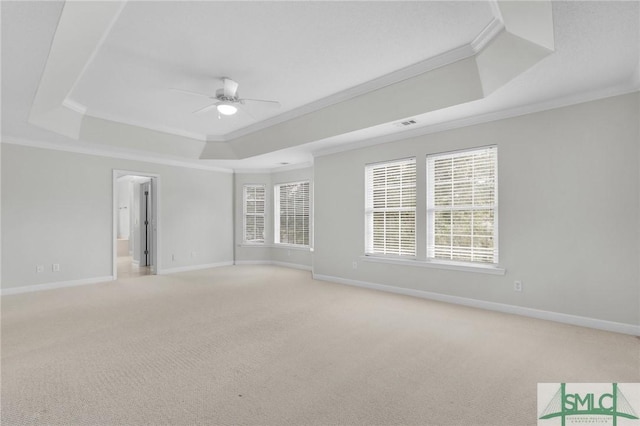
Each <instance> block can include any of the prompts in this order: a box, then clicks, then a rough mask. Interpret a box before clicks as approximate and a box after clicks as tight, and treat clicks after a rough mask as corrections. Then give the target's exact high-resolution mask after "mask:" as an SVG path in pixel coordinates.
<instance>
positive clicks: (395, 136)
mask: <svg viewBox="0 0 640 426" xmlns="http://www.w3.org/2000/svg"><path fill="white" fill-rule="evenodd" d="M638 91H639V89H638V87H634V86H633V85H630V84H622V85H618V86H614V87H610V88H606V89H602V90H595V91H592V92H588V93H579V94H576V95H570V96H566V97H563V98H558V99H553V100H550V101H544V102H539V103H536V104H531V105H524V106H521V107H516V108H509V109H504V110H500V111H494V112H489V113H485V114H478V115H471V116H469V117H463V118H459V119H455V120H451V121H446V122H442V123H437V124H432V125H427V126H423V127H417V128H416V127H414V128H413V129H411V130H405V131H404V132H399V133H392V134H388V135H383V136H379V137H375V138H372V139H360V140H358V141H354V142H351V143H347V144H344V145H339V146H334V147H331V148H327V149H320V150H318V151H315V152H313V157H314V158H316V157H323V156H325V155H332V154H338V153H340V152H345V151H352V150H354V149H360V148H365V147H369V146H374V145H379V144H383V143H387V142H396V141H400V140H404V139H410V138H414V137H418V136H424V135H429V134H433V133H439V132H444V131H447V130H453V129H458V128H461V127H467V126H473V125H476V124H483V123H488V122H492V121H499V120H504V119H507V118H513V117H519V116H523V115H528V114H534V113H537V112H542V111H548V110H552V109H557V108H563V107H567V106H572V105H578V104H582V103H586V102H591V101H596V100H599V99H605V98H610V97H614V96H622V95H626V94H629V93H633V92H638Z"/></svg>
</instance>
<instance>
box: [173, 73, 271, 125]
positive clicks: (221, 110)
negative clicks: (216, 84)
mask: <svg viewBox="0 0 640 426" xmlns="http://www.w3.org/2000/svg"><path fill="white" fill-rule="evenodd" d="M222 82H223V87H222V88H221V89H218V90H216V93H215V95H207V94H206V93H199V92H192V91H190V90H184V89H175V88H171V90H175V91H177V92H182V93H187V94H189V95H196V96H203V97H205V98H208V99H211V100H215V101H216V102H214V103H212V104H209V105H207V106H204V107H202V108H200V109H197V110H195V111H193V114H199V113H201V112H206V111H210V110H212V109H214V108H215V109H216V110H217V111H218V118H221V116H220V114H222V115H233V114H235V113H236V112H238V106H237V105H244V104H245V102H262V103H269V104H273V105H277V106H280V102H278V101H269V100H265V99H249V98H240V97H239V96H238V83H237V82H236V81H234V80H232V79H230V78H228V77H223V78H222Z"/></svg>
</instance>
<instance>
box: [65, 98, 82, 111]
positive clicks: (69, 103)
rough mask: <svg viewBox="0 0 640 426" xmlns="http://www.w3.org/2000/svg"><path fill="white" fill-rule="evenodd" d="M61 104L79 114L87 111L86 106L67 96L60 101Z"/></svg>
mask: <svg viewBox="0 0 640 426" xmlns="http://www.w3.org/2000/svg"><path fill="white" fill-rule="evenodd" d="M62 106H65V107H67V108H69V109H70V110H72V111H75V112H77V113H78V114H80V115H84V114H85V113H86V112H87V107H86V106H84V105H82V104H80V103H79V102H76V101H74V100H71V99H69V98H66V99H65V100H64V101H62Z"/></svg>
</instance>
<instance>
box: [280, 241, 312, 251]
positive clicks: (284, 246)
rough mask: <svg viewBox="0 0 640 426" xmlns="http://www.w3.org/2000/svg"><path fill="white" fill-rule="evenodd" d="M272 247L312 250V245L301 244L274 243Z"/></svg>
mask: <svg viewBox="0 0 640 426" xmlns="http://www.w3.org/2000/svg"><path fill="white" fill-rule="evenodd" d="M271 247H274V248H281V249H287V250H300V251H311V247H310V246H301V245H297V244H281V243H274V244H273V245H272V246H271Z"/></svg>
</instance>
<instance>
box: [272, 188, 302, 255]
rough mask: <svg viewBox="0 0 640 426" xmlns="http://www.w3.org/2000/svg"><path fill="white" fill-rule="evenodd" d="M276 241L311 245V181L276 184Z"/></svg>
mask: <svg viewBox="0 0 640 426" xmlns="http://www.w3.org/2000/svg"><path fill="white" fill-rule="evenodd" d="M274 197H275V202H274V204H275V208H276V214H275V218H276V220H275V242H276V243H279V244H295V245H301V246H308V245H309V182H297V183H286V184H281V185H276V186H275V194H274Z"/></svg>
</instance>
